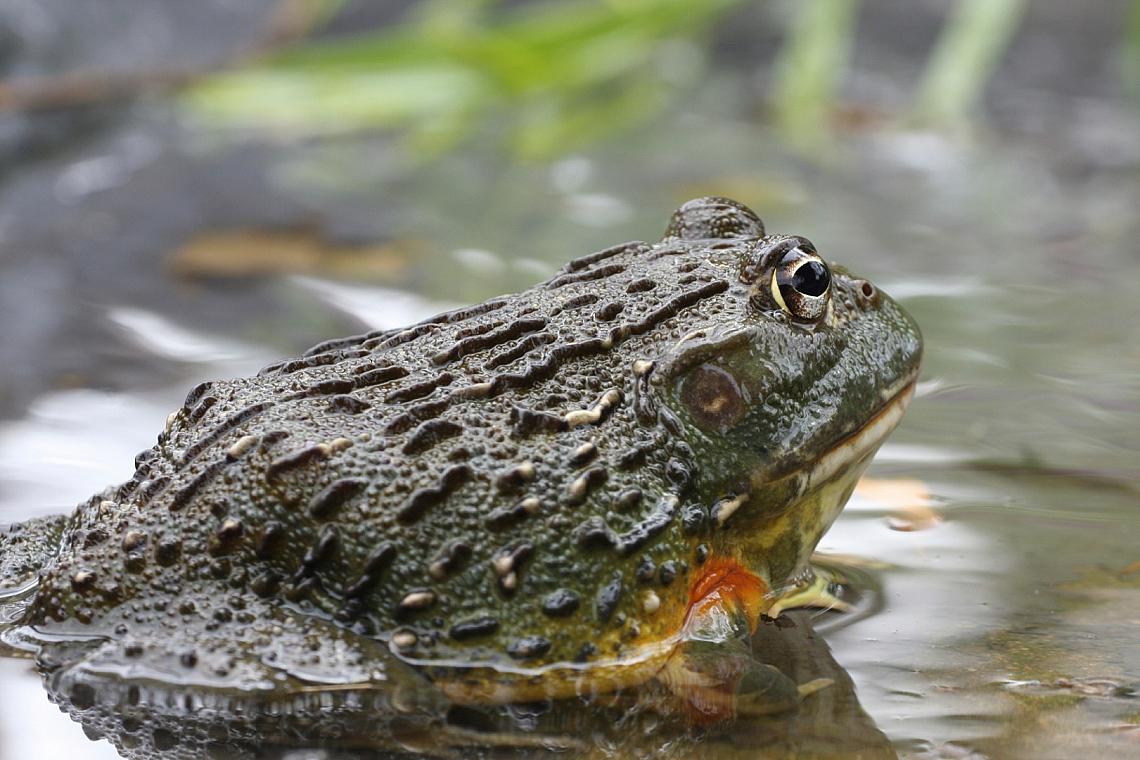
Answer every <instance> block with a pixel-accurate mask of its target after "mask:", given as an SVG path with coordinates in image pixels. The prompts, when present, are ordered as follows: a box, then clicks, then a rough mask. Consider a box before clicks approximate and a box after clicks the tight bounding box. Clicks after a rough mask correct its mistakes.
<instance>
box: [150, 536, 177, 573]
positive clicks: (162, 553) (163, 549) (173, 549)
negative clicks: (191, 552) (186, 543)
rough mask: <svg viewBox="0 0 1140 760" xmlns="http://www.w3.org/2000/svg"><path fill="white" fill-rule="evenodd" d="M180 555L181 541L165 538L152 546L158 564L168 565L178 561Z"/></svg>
mask: <svg viewBox="0 0 1140 760" xmlns="http://www.w3.org/2000/svg"><path fill="white" fill-rule="evenodd" d="M181 555H182V542H181V541H177V540H166V541H161V542H159V544H158V546H156V547H155V548H154V559H155V561H156V562H158V564H160V565H162V566H163V567H169V566H170V565H173V564H174V563H175V562H177V561H178V558H179V557H180V556H181Z"/></svg>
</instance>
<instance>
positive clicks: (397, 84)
mask: <svg viewBox="0 0 1140 760" xmlns="http://www.w3.org/2000/svg"><path fill="white" fill-rule="evenodd" d="M741 2H742V0H703V1H702V2H692V0H572V1H569V2H547V3H535V4H530V5H526V6H523V7H515V8H508V9H501V8H497V7H496V6H497V5H498V3H496V2H495V1H494V0H432V1H431V2H425V3H424V4H423V5H422V6H420V7H419V8H417V9H416V13H415V16H414V17H413V18H412V19H410V20H408V21H407V22H405V23H403V24H400V25H397V26H393V27H389V28H384V29H380V30H377V31H375V32H370V33H368V34H362V35H358V36H355V37H352V38H348V39H337V40H332V41H327V42H313V43H309V44H306V45H304V46H301V47H297V48H294V49H291V50H287V51H285V52H283V53H279V54H277V55H275V56H274V57H272V58H270V59H268V60H266V61H264V62H262V63H260V64H257V65H254V66H251V67H248V68H245V69H241V70H237V71H232V72H227V73H223V74H220V75H218V76H216V77H213V78H211V79H209V80H208V81H206V82H204V83H203V84H201V85H200V86H199V87H197V88H195V89H194V90H193V91H192V93H191V95H190V97H191V101H192V102H193V103H194V104H195V105H196V106H197V107H198V108H199V109H201V110H202V111H203V112H205V113H206V114H208V115H211V116H214V117H220V118H222V119H224V120H228V121H235V122H237V123H248V124H255V125H258V126H262V127H264V126H271V127H278V128H284V129H292V130H301V131H310V132H311V131H318V132H328V131H346V130H354V129H360V128H374V127H394V126H401V127H406V128H408V129H409V130H410V134H411V136H412V138H413V143H414V145H415V146H416V147H418V148H420V149H426V150H429V151H437V150H440V149H443V148H446V147H449V146H450V145H452V144H454V143H455V142H456V141H457V140H459V139H461V138H462V137H464V136H465V135H467V134H469V133H470V132H471V131H472V130H473V129H475V128H477V127H479V126H480V125H481V123H482V122H483V121H484V118H483V117H485V116H487V115H488V114H489V112H490V110H491V107H492V106H495V105H498V104H504V103H507V104H510V105H512V106H514V108H513V109H512V111H511V114H512V118H511V121H510V122H509V123H507V124H502V125H497V126H500V127H501V128H502V129H503V130H504V131H505V133H506V136H507V138H508V140H509V142H510V144H511V145H513V147H514V148H515V149H517V151H518V152H519V153H521V154H522V155H524V156H530V157H544V156H548V155H550V154H552V153H554V152H556V151H560V150H563V149H566V148H568V147H574V146H575V145H576V144H581V143H585V142H588V141H590V140H593V139H596V138H598V137H601V136H603V135H605V134H607V133H610V132H612V131H615V130H617V129H620V128H621V127H623V126H626V125H629V124H631V123H634V122H637V121H640V120H644V119H646V118H649V117H651V116H652V115H653V114H655V113H657V112H658V111H659V110H660V109H661V108H662V107H663V106H664V105H665V104H666V103H667V102H668V101H669V95H670V92H671V91H673V90H675V89H676V88H677V87H678V86H680V85H684V84H688V83H691V82H692V81H693V80H694V79H695V78H696V77H699V75H700V73H701V68H702V63H703V57H702V55H701V53H700V48H699V46H697V45H695V44H693V43H692V40H693V39H694V38H695V37H697V36H698V35H700V34H701V33H702V32H703V31H705V30H707V29H708V28H709V26H710V25H711V24H712V23H713V22H714V21H716V20H717V19H718V18H720V17H721V15H722V14H723V13H724V12H725V11H726V10H728V9H729V8H731V7H733V6H735V5H739V4H740V3H741Z"/></svg>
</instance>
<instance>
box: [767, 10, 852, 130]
mask: <svg viewBox="0 0 1140 760" xmlns="http://www.w3.org/2000/svg"><path fill="white" fill-rule="evenodd" d="M858 5H859V3H858V0H802V2H801V3H800V5H799V9H798V11H797V13H796V15H795V17H794V18H793V20H792V24H791V28H790V30H789V32H788V38H787V41H786V42H785V43H784V48H783V50H782V51H781V54H780V57H779V60H778V62H777V70H776V82H775V85H774V89H773V93H772V103H773V108H774V112H775V116H776V123H777V125H778V127H779V128H780V130H781V131H782V132H783V133H784V135H786V136H787V137H788V139H789V140H790V141H791V142H792V143H793V144H795V145H798V146H800V147H803V148H809V147H812V146H814V145H818V144H819V143H821V142H822V141H823V140H824V138H826V137H827V136H828V135H829V134H830V132H831V122H832V119H831V115H832V111H833V110H834V108H835V103H836V99H837V94H838V91H839V86H840V85H841V84H842V82H843V76H844V74H846V72H847V67H848V61H849V57H850V51H851V41H852V37H853V36H854V32H855V29H854V27H855V20H856V11H857V10H858Z"/></svg>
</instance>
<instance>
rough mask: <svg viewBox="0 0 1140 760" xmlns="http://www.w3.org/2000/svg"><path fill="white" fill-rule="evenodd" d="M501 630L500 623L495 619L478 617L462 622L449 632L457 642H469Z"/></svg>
mask: <svg viewBox="0 0 1140 760" xmlns="http://www.w3.org/2000/svg"><path fill="white" fill-rule="evenodd" d="M497 630H499V621H498V620H496V619H495V618H493V617H476V618H469V619H467V620H462V621H460V622H458V623H456V624H455V625H453V626H451V630H449V631H448V632H447V635H448V636H450V637H451V638H452V639H454V640H455V641H467V640H468V639H473V638H476V637H478V636H489V635H490V634H492V633H494V632H495V631H497Z"/></svg>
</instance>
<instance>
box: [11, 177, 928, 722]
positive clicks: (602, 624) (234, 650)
mask: <svg viewBox="0 0 1140 760" xmlns="http://www.w3.org/2000/svg"><path fill="white" fill-rule="evenodd" d="M921 357H922V337H921V333H920V330H919V328H918V326H917V325H916V323H915V321H914V320H913V319H912V318H911V317H910V316H909V315H908V314H907V313H906V312H905V311H904V310H903V309H902V308H901V307H900V306H899V305H898V304H897V303H896V302H895V301H894V300H892V299H891V298H890V297H889V296H888V295H887V294H886V293H884V292H883V291H882V290H880V289H879V288H877V287H876V286H875V285H873V284H872V283H871V282H869V281H868V280H865V279H862V278H859V277H857V276H855V275H853V274H851V273H849V272H848V271H846V270H845V269H843V268H842V267H840V266H839V265H837V264H835V263H829V262H828V261H827V260H825V259H824V258H823V256H821V255H820V253H819V252H817V250H816V248H815V246H814V245H813V244H812V243H811V242H810V241H809V240H808V239H807V238H804V237H801V236H798V235H777V234H768V233H767V231H766V229H765V225H764V223H763V222H762V221H761V219H760V217H759V216H758V215H757V214H756V213H755V212H754V211H752V210H751V209H750V208H748V207H747V206H745V205H743V204H741V203H739V202H736V201H733V200H730V199H727V198H721V197H703V198H697V199H694V200H691V201H689V202H687V203H685V204H683V205H682V206H681V207H680V208H678V209H677V210H676V211H675V212H674V213H673V214H672V216H671V218H670V220H669V222H668V224H667V226H666V230H665V233H664V235H663V237H661V239H660V240H658V241H656V242H642V241H634V242H627V243H622V244H620V245H616V246H612V247H610V248H606V249H604V250H601V251H597V252H595V253H591V254H589V255H586V256H583V257H580V258H577V259H574V260H572V261H570V262H569V263H567V264H566V265H565V266H564V267H562V269H561V270H559V271H558V273H557V274H555V275H554V276H553V277H551V278H550V279H548V280H546V281H545V282H542V283H540V284H538V285H536V286H535V287H533V288H531V289H529V290H526V291H524V292H522V293H519V294H515V295H508V296H501V297H497V298H491V299H489V300H487V301H484V302H482V303H479V304H476V305H473V306H468V307H463V308H458V309H454V310H451V311H448V312H445V313H442V314H439V315H437V316H435V317H432V318H429V319H426V320H424V321H421V322H419V323H417V324H414V325H411V326H408V327H404V328H399V329H389V330H376V331H371V332H366V333H363V334H358V335H352V336H349V337H344V338H337V339H333V340H328V341H325V342H323V343H320V344H318V345H316V346H314V347H313V348H311V349H310V350H308V351H306V352H304V353H303V354H302V355H300V356H298V357H295V358H290V359H287V360H283V361H280V362H277V363H274V364H272V365H270V366H268V367H265V368H264V369H262V370H261V371H260V372H259V373H257V374H256V375H255V376H252V377H245V378H237V379H225V380H212V381H206V382H203V383H200V384H199V385H197V386H196V387H194V388H193V389H192V390H191V391H190V392H189V393H188V395H187V396H186V399H185V402H184V403H183V404H182V406H181V407H180V408H178V409H177V410H175V411H173V412H172V413H171V414H170V416H169V417H168V418H167V420H166V424H165V427H164V429H163V430H162V432H161V433H160V434H159V435H158V438H157V442H156V444H155V445H154V446H152V447H151V448H149V449H146V450H145V451H143V452H141V453H140V454H139V455H138V456H137V457H136V459H135V468H136V469H135V472H134V474H133V475H132V476H131V477H130V479H128V480H127V481H126V482H125V483H122V484H121V485H117V486H114V487H111V488H108V489H106V490H104V491H102V492H100V493H98V494H96V495H94V496H92V497H91V498H90V499H88V500H87V501H85V502H83V503H82V504H80V505H79V506H78V507H77V509H76V510H75V511H74V513H73V514H70V515H66V516H56V517H52V518H46V519H38V520H32V521H28V522H26V523H21V524H17V525H15V526H12V527H10V528H9V529H8V530H7V531H5V532H3V533H0V630H2V638H3V640H4V641H5V642H6V644H7V645H8V646H9V647H12V648H16V649H20V650H24V651H26V652H29V653H31V654H34V655H35V656H36V657H37V663H38V665H39V667H40V669H41V670H42V671H43V672H44V673H45V677H46V678H49V679H50V680H51V683H52V684H53V687H54V688H55V689H57V690H58V691H59V692H60V693H62V694H64V695H65V696H66V697H67V698H69V699H70V700H71V702H72V703H73V704H74V705H77V706H78V708H79V709H83V708H84V707H85V706H89V705H91V704H93V703H95V702H99V703H100V704H116V703H120V704H137V703H138V702H139V700H140V699H142V700H144V701H145V700H146V699H147V697H146V695H148V694H149V695H151V699H158V697H155V696H154V695H155V694H164V695H167V697H164V698H169V695H172V694H173V695H185V694H191V693H192V694H194V695H196V696H195V697H194V698H195V699H197V700H198V702H197V703H196V704H202V703H203V700H205V702H204V703H209V700H210V698H211V697H210V695H214V696H215V697H216V698H222V697H226V698H228V699H235V698H237V696H240V699H241V700H242V701H243V704H246V705H254V704H256V705H260V706H262V707H265V706H272V705H282V704H289V703H293V702H296V700H298V699H305V698H310V699H311V698H323V697H326V696H328V695H335V694H345V693H349V692H355V693H358V694H359V693H367V694H369V695H370V699H372V702H370V704H374V705H375V706H376V707H375V710H376V714H377V718H376V720H377V725H390V724H391V725H394V724H393V723H392V721H395V720H404V721H405V722H406V721H407V720H410V719H412V718H415V719H416V720H421V721H422V725H427V726H430V725H438V722H439V719H440V716H441V715H444V714H445V713H446V712H447V710H448V709H450V708H451V707H453V706H455V705H460V706H463V705H474V706H502V705H512V704H523V703H536V702H542V701H558V700H570V699H575V698H576V699H583V698H603V697H605V696H606V695H612V694H619V693H627V692H630V691H636V690H637V689H638V688H641V687H644V686H645V685H647V684H653V685H654V686H656V687H660V688H661V689H663V690H664V691H665V692H666V693H668V694H670V695H672V698H673V699H674V700H675V701H676V704H677V706H678V707H677V709H678V711H679V713H681V714H683V715H685V716H688V717H689V718H691V719H692V720H694V721H697V722H708V721H721V720H730V719H732V718H733V717H735V716H740V715H748V714H767V713H771V712H773V711H779V710H786V709H791V707H792V706H794V705H795V704H796V703H797V702H798V701H799V700H801V699H805V698H808V695H810V694H811V693H812V692H813V691H814V690H817V689H818V688H823V687H826V684H825V683H816V682H811V683H807V684H797V683H795V682H793V681H792V680H791V679H790V678H788V677H787V676H785V675H783V674H782V673H781V672H780V671H779V669H778V668H776V667H775V666H773V665H771V664H761V663H759V662H758V661H757V659H756V658H755V657H754V656H753V653H752V650H751V641H752V636H753V634H754V633H755V632H756V631H757V629H758V627H759V626H760V625H762V623H764V622H770V621H772V620H773V619H775V620H777V621H778V620H779V616H780V613H781V612H782V611H783V610H786V609H790V608H793V607H802V606H810V605H819V606H835V605H837V604H842V600H841V599H839V598H838V596H837V594H836V593H835V591H836V589H835V583H834V581H835V579H834V578H833V577H831V576H829V575H828V574H826V573H823V572H820V571H817V570H816V569H813V565H812V555H813V552H814V550H815V548H816V546H817V544H818V543H819V541H820V539H821V537H822V536H823V535H824V533H825V532H826V531H827V530H828V529H829V527H830V526H831V524H832V523H833V522H834V521H835V519H836V518H837V516H838V515H839V513H840V511H841V510H842V508H843V506H844V504H845V503H846V502H847V500H848V498H849V497H850V495H851V493H852V491H853V489H854V488H855V485H856V483H857V482H858V480H859V478H860V476H861V475H862V473H863V471H864V470H865V469H866V467H867V466H868V464H869V463H870V461H871V459H872V457H873V456H874V454H875V452H876V451H877V449H878V448H879V446H880V445H881V444H882V442H883V441H884V439H885V438H886V437H887V435H888V434H889V433H890V432H891V431H892V430H893V429H894V428H895V427H896V425H897V424H898V423H899V421H900V419H901V417H902V415H903V413H904V411H905V410H906V408H907V406H908V404H909V402H910V401H911V399H912V397H913V396H914V391H915V386H916V383H917V378H918V373H919V370H920V365H921ZM140 695H142V696H140ZM173 701H177V699H174V700H173ZM265 709H270V708H268V707H265ZM384 721H388V722H389V723H387V724H385V723H384Z"/></svg>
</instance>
